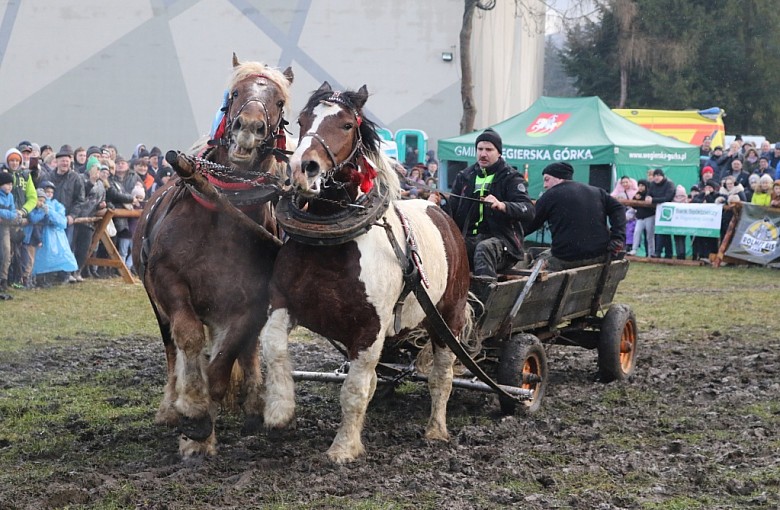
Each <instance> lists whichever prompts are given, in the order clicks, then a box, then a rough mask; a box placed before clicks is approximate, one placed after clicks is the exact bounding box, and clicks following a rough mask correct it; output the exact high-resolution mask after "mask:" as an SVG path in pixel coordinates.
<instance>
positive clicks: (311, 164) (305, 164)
mask: <svg viewBox="0 0 780 510" xmlns="http://www.w3.org/2000/svg"><path fill="white" fill-rule="evenodd" d="M301 168H302V169H303V171H304V172H306V175H308V176H309V177H314V176H315V175H317V174H318V173H320V164H319V163H317V162H316V161H312V160H308V161H301Z"/></svg>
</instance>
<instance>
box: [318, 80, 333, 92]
mask: <svg viewBox="0 0 780 510" xmlns="http://www.w3.org/2000/svg"><path fill="white" fill-rule="evenodd" d="M317 92H333V88H332V87H331V86H330V83H328V82H327V81H324V82H322V85H320V88H318V89H317Z"/></svg>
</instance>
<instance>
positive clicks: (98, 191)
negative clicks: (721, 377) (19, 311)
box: [0, 141, 173, 299]
mask: <svg viewBox="0 0 780 510" xmlns="http://www.w3.org/2000/svg"><path fill="white" fill-rule="evenodd" d="M172 174H173V171H172V169H171V167H170V166H169V165H168V164H167V163H166V162H165V160H164V158H163V157H162V153H161V151H160V149H159V148H157V147H153V148H152V149H151V150H147V148H146V146H145V145H144V144H139V145H138V146H137V147H136V149H135V151H134V152H133V155H132V157H131V158H129V159H125V158H124V157H122V156H121V155H119V154H118V153H117V149H116V147H115V146H113V145H110V144H107V145H102V146H97V145H93V146H89V147H88V148H84V147H77V148H75V149H73V148H72V146H70V145H63V146H62V147H60V149H59V150H57V151H56V152H55V151H54V149H53V148H52V147H51V146H50V145H43V146H39V145H38V144H36V143H31V142H28V141H22V142H20V143H19V144H18V145H17V146H16V147H12V148H10V149H8V150H7V151H6V153H5V158H4V160H3V162H2V166H1V167H0V183H2V185H0V296H2V297H3V298H4V299H8V298H9V297H10V295H9V294H8V293H7V290H8V288H16V289H33V288H37V287H49V286H51V285H57V284H61V283H65V282H69V283H78V282H81V281H84V278H107V277H112V276H115V275H116V274H117V273H116V270H114V269H112V268H104V267H96V266H90V265H88V264H86V261H87V260H88V259H89V257H90V256H98V257H100V256H103V257H105V256H107V253H105V251H104V250H105V249H104V247H102V246H100V247H99V248H98V250H97V252H96V253H89V249H90V245H91V242H92V237H93V234H94V231H95V221H94V220H93V219H94V218H99V217H102V216H104V215H105V214H106V212H107V211H108V210H109V209H114V208H121V207H124V208H127V209H140V208H142V207H143V203H144V202H145V201H146V200H147V199H148V198H149V197H150V196H151V195H152V193H153V192H154V191H155V190H156V189H157V187H159V186H162V185H163V184H165V182H167V181H168V179H170V177H171V176H172ZM80 218H83V220H79V219H80ZM111 221H112V222H113V227H111V228H109V229H108V230H110V234H113V236H112V237H113V240H114V244H115V245H116V246H117V249H118V251H119V254H120V256H121V257H122V259H123V260H124V261H125V264H126V265H127V266H128V268H131V269H132V260H131V257H130V251H131V247H132V236H133V231H134V227H135V222H136V221H137V220H136V219H135V218H119V217H115V218H113V219H112V220H111Z"/></svg>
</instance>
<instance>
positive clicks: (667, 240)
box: [645, 168, 677, 259]
mask: <svg viewBox="0 0 780 510" xmlns="http://www.w3.org/2000/svg"><path fill="white" fill-rule="evenodd" d="M676 188H677V186H675V184H674V183H673V182H672V181H670V180H669V179H667V178H666V174H664V171H663V169H661V168H656V169H655V170H653V180H652V181H651V182H650V183H649V184H648V186H647V197H645V202H647V203H648V204H653V205H656V206H657V205H658V204H663V203H664V202H671V201H672V200H674V192H675V190H676ZM654 212H655V208H654ZM648 235H650V234H649V233H648ZM653 235H655V253H654V254H653V257H656V258H660V257H661V255H664V256H665V257H666V258H668V259H670V258H672V237H671V236H670V235H663V234H661V235H659V234H656V233H655V223H653Z"/></svg>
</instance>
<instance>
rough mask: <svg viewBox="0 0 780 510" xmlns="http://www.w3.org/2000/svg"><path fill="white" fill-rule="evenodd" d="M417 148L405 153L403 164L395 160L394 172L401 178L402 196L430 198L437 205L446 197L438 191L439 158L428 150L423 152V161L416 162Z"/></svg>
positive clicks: (444, 200)
mask: <svg viewBox="0 0 780 510" xmlns="http://www.w3.org/2000/svg"><path fill="white" fill-rule="evenodd" d="M416 158H417V149H411V150H410V151H409V153H407V157H406V162H405V164H403V165H402V164H401V163H399V162H396V172H398V176H399V178H400V179H401V197H402V198H421V199H423V200H430V201H432V202H435V203H437V204H439V205H442V204H444V203H445V202H446V199H445V198H444V197H443V195H442V194H441V193H440V192H439V191H438V189H439V160H438V159H436V152H435V151H433V150H429V151H428V152H427V153H426V154H425V162H424V163H418V162H417V159H416Z"/></svg>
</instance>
